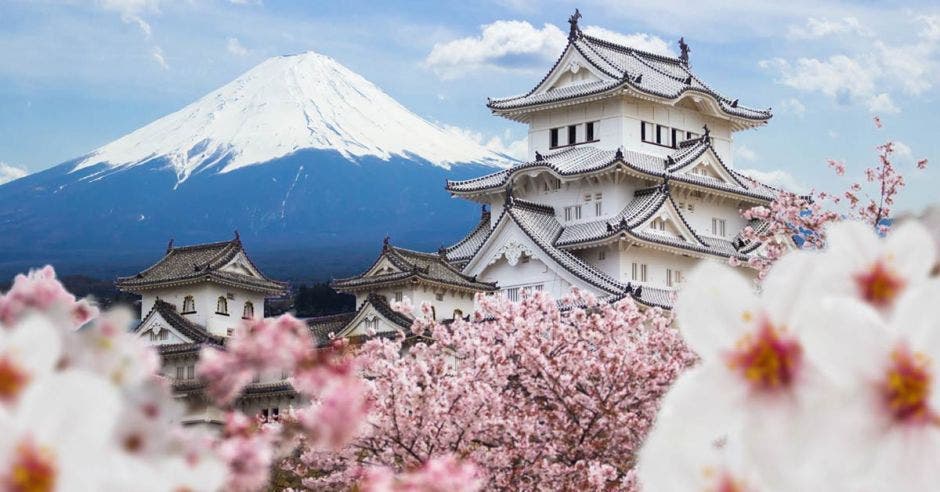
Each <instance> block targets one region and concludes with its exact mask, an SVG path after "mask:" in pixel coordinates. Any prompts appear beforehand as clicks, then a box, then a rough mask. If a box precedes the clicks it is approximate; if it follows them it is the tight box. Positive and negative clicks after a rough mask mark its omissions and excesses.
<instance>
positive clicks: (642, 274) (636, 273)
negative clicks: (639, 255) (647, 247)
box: [633, 263, 646, 282]
mask: <svg viewBox="0 0 940 492" xmlns="http://www.w3.org/2000/svg"><path fill="white" fill-rule="evenodd" d="M633 280H634V281H635V282H646V263H634V264H633Z"/></svg>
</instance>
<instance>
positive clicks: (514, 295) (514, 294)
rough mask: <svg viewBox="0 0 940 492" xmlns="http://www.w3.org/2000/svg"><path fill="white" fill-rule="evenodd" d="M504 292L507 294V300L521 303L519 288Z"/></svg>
mask: <svg viewBox="0 0 940 492" xmlns="http://www.w3.org/2000/svg"><path fill="white" fill-rule="evenodd" d="M504 292H505V293H506V299H509V300H510V301H512V302H518V301H519V287H513V288H511V289H506V290H505V291H504Z"/></svg>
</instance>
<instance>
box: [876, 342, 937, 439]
mask: <svg viewBox="0 0 940 492" xmlns="http://www.w3.org/2000/svg"><path fill="white" fill-rule="evenodd" d="M929 363H930V361H929V359H928V358H927V357H926V356H924V355H923V354H921V353H918V352H911V351H910V350H909V349H908V348H907V347H903V346H902V347H898V348H897V349H895V350H894V351H893V352H892V353H891V362H890V365H889V367H888V371H887V373H886V374H885V379H884V382H883V384H882V388H883V394H884V399H885V402H886V404H887V406H888V411H889V412H891V415H892V417H893V418H894V420H895V421H897V422H903V423H923V422H932V421H934V417H933V412H932V411H931V409H930V407H929V405H928V402H929V399H930V390H931V379H932V377H931V373H930V370H929V368H928V366H929Z"/></svg>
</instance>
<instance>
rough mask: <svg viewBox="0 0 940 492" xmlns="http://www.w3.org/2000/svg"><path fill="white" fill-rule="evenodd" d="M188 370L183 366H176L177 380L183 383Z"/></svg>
mask: <svg viewBox="0 0 940 492" xmlns="http://www.w3.org/2000/svg"><path fill="white" fill-rule="evenodd" d="M185 371H186V368H185V367H183V366H176V379H178V380H180V381H182V380H183V376H185V375H186V372H185Z"/></svg>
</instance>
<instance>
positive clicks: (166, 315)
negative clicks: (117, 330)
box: [138, 299, 223, 345]
mask: <svg viewBox="0 0 940 492" xmlns="http://www.w3.org/2000/svg"><path fill="white" fill-rule="evenodd" d="M155 314H159V315H160V317H161V318H163V319H164V320H166V322H167V323H169V325H170V326H171V327H173V329H174V330H176V331H178V332H179V333H180V334H181V335H183V336H185V337H186V338H189V339H190V340H192V341H193V342H194V343H200V344H201V343H211V344H215V345H222V341H223V339H222V337H219V336H216V335H213V334H211V333H209V332H208V331H206V329H205V328H204V327H202V326H201V325H199V324H196V323H193V322H192V321H190V320H188V319H186V318H185V317H184V316H183V315H181V314H180V313H179V312H177V311H176V306H174V305H173V304H170V303H168V302H166V301H164V300H161V299H157V300H156V302H154V303H153V308H152V309H151V310H150V312H149V313H147V315H146V316H144V320H143V321H141V323H140V325H138V330H139V329H140V327H141V326H144V325H145V321H146V320H147V319H149V318H150V317H151V316H154V315H155Z"/></svg>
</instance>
